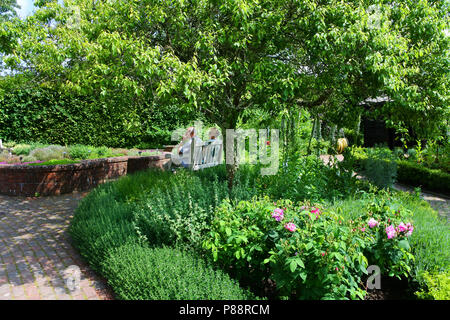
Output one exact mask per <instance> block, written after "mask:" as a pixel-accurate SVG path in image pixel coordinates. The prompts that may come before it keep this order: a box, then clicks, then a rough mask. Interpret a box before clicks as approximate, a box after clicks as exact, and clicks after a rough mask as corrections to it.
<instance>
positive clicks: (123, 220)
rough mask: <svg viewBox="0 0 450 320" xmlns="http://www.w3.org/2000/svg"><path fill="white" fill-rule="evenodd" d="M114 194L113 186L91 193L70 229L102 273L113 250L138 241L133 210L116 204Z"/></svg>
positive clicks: (81, 248) (76, 244)
mask: <svg viewBox="0 0 450 320" xmlns="http://www.w3.org/2000/svg"><path fill="white" fill-rule="evenodd" d="M114 191H115V190H114V186H113V184H112V183H106V184H103V185H101V186H100V187H98V188H96V189H95V190H93V191H91V192H90V193H89V194H88V195H87V196H86V197H85V198H84V199H83V200H82V201H81V202H80V204H79V206H78V208H77V209H76V213H75V215H74V217H73V219H72V221H71V223H70V226H69V234H70V237H71V239H72V242H73V245H74V246H75V247H76V248H77V249H78V250H79V252H80V254H81V255H82V256H83V257H84V258H85V259H86V260H87V261H88V262H89V264H90V265H91V267H92V268H93V269H94V270H96V271H100V272H101V264H102V262H103V261H104V260H105V259H106V253H107V251H108V250H109V249H111V248H118V247H120V246H122V245H124V244H125V243H127V242H129V241H136V240H137V234H136V231H135V228H134V226H133V207H132V206H130V205H127V204H126V203H122V202H118V201H116V199H115V197H114Z"/></svg>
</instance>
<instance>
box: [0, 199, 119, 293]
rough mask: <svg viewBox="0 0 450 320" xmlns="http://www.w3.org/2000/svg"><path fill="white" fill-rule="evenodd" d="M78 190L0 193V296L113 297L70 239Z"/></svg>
mask: <svg viewBox="0 0 450 320" xmlns="http://www.w3.org/2000/svg"><path fill="white" fill-rule="evenodd" d="M83 195H84V194H79V193H73V194H68V195H62V196H52V197H42V198H25V197H8V196H2V195H0V300H5V299H6V300H11V299H15V300H23V299H44V300H71V299H74V300H79V299H93V300H100V299H112V294H111V291H110V289H109V288H108V287H107V285H105V282H104V280H103V279H100V278H98V277H97V276H96V275H95V274H94V273H93V272H92V271H90V270H89V269H88V268H87V266H86V264H85V263H83V262H82V261H81V258H80V256H79V254H78V253H77V252H76V251H75V250H74V248H73V247H72V246H71V245H70V243H69V239H68V234H67V227H68V225H69V221H70V219H71V218H72V216H73V213H74V209H75V208H76V206H77V203H78V201H79V200H80V199H81V198H82V196H83ZM78 268H79V269H78ZM77 275H79V277H78V279H79V281H77V280H76V279H77Z"/></svg>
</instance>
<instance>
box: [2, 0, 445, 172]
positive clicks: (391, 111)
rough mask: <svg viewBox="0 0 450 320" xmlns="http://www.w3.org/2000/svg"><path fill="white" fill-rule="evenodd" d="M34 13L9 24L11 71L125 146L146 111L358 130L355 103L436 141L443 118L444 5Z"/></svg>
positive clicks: (201, 3) (112, 6) (150, 5)
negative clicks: (289, 117)
mask: <svg viewBox="0 0 450 320" xmlns="http://www.w3.org/2000/svg"><path fill="white" fill-rule="evenodd" d="M37 5H39V6H40V7H41V8H40V9H39V10H38V11H37V12H36V14H35V15H33V16H30V17H28V18H27V19H26V20H24V21H15V22H14V23H13V22H8V23H7V24H6V25H7V28H6V29H7V30H8V33H9V34H14V35H16V36H17V38H19V39H20V42H16V43H12V44H11V45H12V51H10V54H9V55H8V57H7V59H5V61H6V62H7V64H8V66H9V67H10V68H13V69H14V70H16V71H17V72H21V73H24V74H27V75H28V76H29V77H30V78H31V79H33V81H34V82H35V83H39V84H40V85H41V86H42V87H46V88H52V89H54V90H58V91H59V92H65V93H67V94H69V95H75V94H77V95H84V96H89V97H90V98H93V99H95V100H97V101H101V102H102V105H104V108H106V110H107V112H108V113H110V114H116V115H119V116H118V118H117V119H120V120H119V123H120V125H119V127H120V128H123V129H124V130H126V131H127V132H130V135H133V132H134V135H135V136H137V135H139V134H141V131H140V130H139V128H140V127H141V125H142V120H143V118H142V116H143V114H146V112H144V110H156V109H158V110H164V109H165V108H167V107H173V106H175V107H176V108H177V109H178V110H191V111H194V112H201V113H202V114H203V115H204V116H205V117H206V118H207V119H208V120H209V121H211V122H213V123H215V124H217V125H218V126H220V127H221V128H222V130H223V129H226V128H235V127H236V126H237V124H238V121H239V120H240V119H242V117H243V116H244V115H245V114H247V115H248V114H252V112H253V110H262V111H264V112H266V114H267V115H268V116H274V115H277V114H278V113H279V111H280V110H291V111H292V110H294V111H295V110H299V109H307V110H308V111H309V112H310V113H311V114H312V115H313V116H314V117H315V118H318V117H320V118H321V119H326V120H327V121H328V122H329V123H332V124H336V125H338V126H339V127H345V126H350V125H352V124H354V123H355V121H357V119H358V118H359V116H360V115H361V113H362V112H363V110H362V108H361V106H360V105H359V103H360V102H361V101H363V100H365V99H367V98H370V97H372V98H375V97H379V96H386V97H388V98H389V103H387V104H386V105H385V106H384V107H383V108H381V109H378V110H373V111H372V112H375V113H377V114H379V115H381V116H382V117H384V118H386V119H388V120H390V121H391V122H390V124H391V125H403V126H406V125H409V126H414V127H418V128H427V130H424V131H428V132H430V131H433V128H434V126H435V125H434V124H435V123H436V122H435V121H436V120H437V119H443V118H445V117H448V90H447V87H448V70H449V65H448V63H449V59H448V36H446V35H445V30H446V29H447V30H448V18H447V17H446V12H447V11H448V10H447V9H448V8H447V7H446V5H445V2H444V1H423V0H422V1H409V0H407V1H402V2H401V3H398V2H394V1H337V0H334V1H317V0H314V1H313V0H306V1H297V0H287V1H256V0H255V1H243V0H225V1H218V0H217V1H216V0H209V1H205V0H191V1H162V0H161V1H150V0H144V1H137V0H130V1H90V0H89V1H88V0H67V1H65V2H64V6H61V5H59V4H58V3H57V2H56V1H38V2H37ZM3 30H5V28H3ZM424 115H425V116H424ZM117 119H115V120H114V121H116V122H117V121H118V120H117ZM223 131H224V130H223ZM131 140H132V139H131ZM233 169H234V168H230V172H231V170H233Z"/></svg>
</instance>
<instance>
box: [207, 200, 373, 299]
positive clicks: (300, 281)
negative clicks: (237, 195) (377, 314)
mask: <svg viewBox="0 0 450 320" xmlns="http://www.w3.org/2000/svg"><path fill="white" fill-rule="evenodd" d="M281 217H282V218H281ZM342 220H343V218H342V217H340V216H339V215H337V214H336V213H334V212H328V211H326V210H323V209H321V208H317V207H311V206H309V205H308V204H307V205H303V206H300V205H295V204H294V203H293V202H291V201H289V200H279V201H277V202H272V201H270V200H269V198H267V197H265V198H263V199H256V198H254V199H253V200H252V201H241V202H239V203H238V204H237V205H236V206H235V207H233V206H232V205H231V203H230V202H228V201H224V202H223V203H222V205H221V206H220V207H219V208H218V209H217V210H216V212H215V217H214V219H213V222H212V225H211V231H210V233H209V236H208V238H207V239H206V240H205V241H204V243H203V246H204V248H206V249H208V250H209V252H211V255H212V258H213V259H214V261H216V262H217V263H219V264H220V265H221V266H222V267H223V268H224V269H226V270H229V271H230V272H231V273H232V274H233V275H234V276H236V277H237V278H239V279H240V280H243V281H245V282H248V283H261V280H263V281H264V280H268V279H270V280H273V281H275V283H276V287H277V295H278V296H279V297H294V298H299V299H321V298H323V299H344V298H351V299H357V298H360V299H362V298H364V290H362V289H361V277H362V275H363V274H364V273H366V272H367V271H366V268H367V266H368V262H367V259H366V258H365V256H364V255H363V249H364V247H365V243H364V239H363V237H361V236H360V235H359V234H357V233H353V232H352V230H351V228H350V226H347V225H346V224H344V223H343V221H342Z"/></svg>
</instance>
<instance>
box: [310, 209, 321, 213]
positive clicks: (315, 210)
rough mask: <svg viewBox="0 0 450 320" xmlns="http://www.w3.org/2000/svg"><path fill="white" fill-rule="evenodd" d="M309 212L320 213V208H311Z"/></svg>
mask: <svg viewBox="0 0 450 320" xmlns="http://www.w3.org/2000/svg"><path fill="white" fill-rule="evenodd" d="M311 213H315V214H318V213H320V210H319V208H312V210H311Z"/></svg>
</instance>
